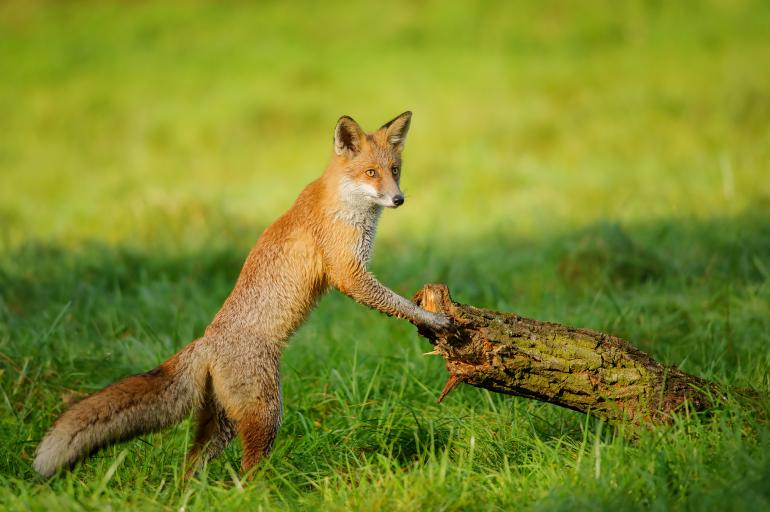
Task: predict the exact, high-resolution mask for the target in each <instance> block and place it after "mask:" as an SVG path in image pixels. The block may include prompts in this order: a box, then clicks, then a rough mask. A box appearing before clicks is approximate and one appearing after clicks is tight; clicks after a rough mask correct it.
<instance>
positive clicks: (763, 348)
mask: <svg viewBox="0 0 770 512" xmlns="http://www.w3.org/2000/svg"><path fill="white" fill-rule="evenodd" d="M768 70H770V3H769V2H766V1H760V0H757V1H748V0H746V1H743V0H733V1H728V0H721V1H718V0H712V1H704V2H696V1H680V2H662V1H629V2H610V1H596V2H577V1H560V2H502V1H500V2H494V1H480V2H463V1H458V2H437V1H414V2H409V1H397V2H387V3H383V2H378V3H367V2H360V3H359V2H336V1H335V2H292V3H285V2H253V3H251V2H249V3H247V2H227V3H225V2H50V3H47V2H38V1H10V2H3V3H1V4H0V382H1V383H2V391H3V395H2V400H0V407H2V408H4V413H3V415H2V419H1V420H0V421H1V422H2V433H1V434H0V446H2V450H0V452H2V455H0V483H2V484H3V485H2V487H3V488H4V490H0V507H6V508H30V509H36V508H40V509H44V508H51V507H56V508H58V509H73V510H75V509H76V510H80V509H83V508H86V509H88V508H104V507H108V506H111V507H113V508H123V507H128V508H132V507H135V508H137V509H145V508H147V507H150V508H169V509H174V510H176V509H178V508H179V507H188V508H218V507H222V508H229V509H232V508H233V507H251V508H257V507H265V508H272V507H283V508H295V507H306V508H316V507H321V508H325V509H340V510H345V509H350V508H367V509H372V508H374V509H377V508H396V509H414V508H428V509H442V510H459V509H480V510H488V509H490V508H499V509H511V508H516V509H518V508H533V509H544V510H556V509H574V508H585V507H591V508H593V509H617V508H618V507H621V508H623V509H629V510H630V509H634V508H638V509H645V510H648V509H659V510H665V509H669V508H678V509H698V510H704V509H714V510H726V509H746V510H749V509H752V510H758V509H759V508H763V507H764V508H765V509H767V507H770V490H768V488H769V487H770V485H769V484H768V483H767V482H768V481H770V456H768V454H767V449H766V448H767V441H768V429H767V427H766V426H765V425H764V424H762V423H761V422H760V423H757V422H756V420H755V419H753V418H750V417H747V416H748V413H747V412H746V411H742V410H740V408H738V409H729V410H726V411H722V412H720V413H719V414H717V415H715V416H714V417H712V418H705V419H700V418H699V419H692V418H690V419H688V420H686V421H685V420H684V419H683V420H682V422H681V423H677V425H676V426H675V427H672V429H671V430H669V431H663V432H656V433H648V434H645V435H642V437H641V439H640V440H636V441H629V440H628V438H627V437H624V436H623V435H622V434H618V433H617V432H616V431H613V430H611V429H608V428H607V427H604V429H602V427H601V425H598V424H596V423H595V422H593V421H588V422H586V420H585V418H583V417H581V416H579V415H577V414H574V413H572V412H569V411H561V410H558V409H555V408H554V407H551V406H548V405H545V404H537V403H532V402H529V401H526V400H523V399H513V398H509V397H500V396H492V395H490V394H488V393H485V392H482V391H480V390H476V389H470V388H469V389H462V390H460V391H458V392H456V393H454V392H453V394H452V395H451V396H450V397H449V398H448V399H447V401H446V402H445V403H444V404H442V405H441V406H440V407H437V406H435V405H434V404H433V399H434V398H435V395H436V394H437V391H438V390H439V389H440V387H441V385H442V384H443V379H444V370H443V368H442V365H441V362H440V361H433V360H430V361H428V360H426V358H423V357H422V356H421V355H420V354H421V352H424V351H426V350H427V349H428V345H427V344H426V343H425V342H424V341H423V340H420V339H419V338H418V337H417V336H416V334H415V333H414V332H413V331H412V329H411V328H410V327H409V326H408V325H402V324H404V322H399V321H397V320H392V319H387V318H384V317H381V316H380V315H377V314H376V313H373V312H371V311H367V310H365V309H364V308H361V307H360V306H357V305H356V304H354V303H353V302H352V301H350V300H349V299H347V298H345V297H342V296H340V295H339V294H332V295H331V296H330V297H328V298H326V299H324V300H323V301H322V302H321V304H320V306H319V309H318V310H317V311H316V312H315V313H314V314H313V315H312V316H311V318H310V320H309V322H308V323H307V325H306V326H305V327H303V328H302V329H301V330H300V332H299V333H298V334H297V336H296V337H295V339H294V340H293V341H292V343H291V344H290V346H289V348H288V349H287V351H286V354H285V358H284V363H285V371H284V376H285V381H284V382H285V384H284V385H285V388H284V389H285V395H286V396H285V415H286V420H285V424H284V427H283V429H282V431H281V435H280V437H279V441H278V445H277V447H276V452H275V454H274V456H273V457H271V458H270V459H269V460H268V461H266V462H265V464H264V465H263V469H261V473H259V474H258V475H257V478H256V480H257V483H255V484H253V485H252V487H251V488H249V489H247V491H246V492H245V493H242V492H240V491H239V489H240V483H238V482H237V479H236V477H235V471H237V465H238V458H239V451H238V450H239V448H238V446H237V445H236V446H234V447H233V448H231V449H230V450H228V452H227V454H226V456H225V457H223V458H222V459H220V460H219V461H217V462H215V463H214V464H212V465H211V467H210V469H209V473H208V474H207V475H205V476H202V477H201V478H200V479H198V480H195V481H194V482H192V483H190V484H184V483H183V482H182V481H181V479H180V478H179V474H178V473H179V469H180V467H181V461H182V454H183V452H184V443H185V439H186V435H187V430H186V429H187V428H188V427H187V425H186V424H185V425H182V426H181V427H179V428H177V429H175V430H173V431H172V432H173V433H165V434H163V435H153V436H147V437H146V438H143V440H141V441H134V442H131V443H127V444H124V445H119V446H117V447H114V448H110V449H108V450H105V451H103V452H101V454H100V455H99V456H98V457H95V458H92V459H89V460H88V461H86V462H85V463H83V464H82V465H80V466H78V467H77V468H76V470H75V471H74V472H73V473H70V474H68V475H66V476H62V477H59V478H58V479H54V480H53V481H52V482H50V483H42V482H41V481H39V480H37V479H36V477H35V476H34V474H33V472H32V470H31V468H30V466H29V464H30V459H31V454H32V453H33V451H34V446H35V444H36V442H37V440H38V439H39V438H40V436H42V434H43V432H44V431H45V429H46V428H47V427H48V426H49V425H50V424H51V422H52V421H53V420H54V419H55V417H56V415H57V414H58V413H59V412H61V410H62V409H63V408H64V407H65V405H64V403H65V402H66V401H67V400H71V399H72V397H73V396H74V397H77V396H82V395H80V394H79V393H83V392H89V391H93V390H96V389H99V388H100V387H102V386H104V385H106V384H108V383H110V382H112V381H113V380H115V379H116V378H119V377H120V376H123V375H126V374H129V373H136V372H140V371H144V370H147V369H149V368H151V367H152V366H153V365H156V364H157V363H159V362H160V361H162V360H164V359H165V358H166V357H168V356H169V355H170V354H171V353H173V352H174V351H175V350H177V349H179V348H180V347H181V346H183V345H184V344H186V343H187V342H189V341H190V340H191V339H193V338H194V337H195V336H197V335H200V334H201V332H202V330H203V328H204V327H205V325H206V324H207V323H208V321H209V320H210V319H211V317H212V316H213V314H214V313H215V312H216V309H217V307H218V306H219V304H221V301H222V300H223V298H224V297H225V296H226V294H227V292H228V291H229V289H230V287H231V286H232V283H233V282H234V279H235V277H236V276H237V273H238V270H239V268H240V265H241V263H242V261H243V259H244V258H245V255H246V253H247V251H248V249H249V247H250V246H251V244H252V243H253V242H254V241H255V240H256V238H257V237H258V236H259V234H260V232H261V230H262V229H264V227H265V226H267V225H268V224H269V223H270V222H271V221H272V220H273V219H274V218H275V217H277V216H278V215H279V214H280V213H282V212H283V211H284V210H286V209H287V208H288V207H289V206H290V204H291V202H292V201H293V199H294V198H295V197H296V195H297V194H298V193H299V191H300V190H301V188H302V187H303V186H304V185H305V184H306V183H307V182H309V181H310V180H312V179H314V178H315V177H316V176H318V175H319V174H320V173H321V172H322V170H323V168H324V166H325V165H326V162H327V161H328V158H329V156H330V154H331V145H332V142H331V137H332V130H333V127H334V124H335V122H336V120H337V118H338V117H339V116H340V115H343V114H348V115H351V116H353V117H354V118H355V119H356V120H358V121H359V122H360V123H361V124H362V126H364V128H367V129H370V130H373V129H375V128H376V127H378V126H379V125H380V124H382V123H383V122H384V121H387V120H389V119H390V118H392V117H393V116H395V115H396V114H398V113H400V112H402V111H404V110H407V109H410V110H413V111H414V119H413V123H412V129H411V132H410V134H409V138H408V141H407V145H406V150H405V155H404V156H405V164H404V174H403V179H402V186H403V188H404V191H405V192H406V195H407V202H406V205H405V206H404V207H403V208H400V209H399V210H397V211H394V212H392V211H387V212H385V214H384V216H383V220H382V223H381V228H380V233H379V235H378V244H377V249H376V252H375V257H374V262H373V269H374V271H375V273H376V274H377V275H378V276H379V277H380V278H381V279H382V280H383V281H384V282H385V283H386V284H388V285H390V286H392V287H393V288H394V289H396V290H397V291H399V292H400V293H402V294H404V295H406V296H411V294H412V293H413V292H414V291H416V290H417V289H418V288H419V287H420V286H421V285H422V284H423V283H424V282H428V281H439V282H445V283H447V284H448V285H449V286H450V288H451V289H452V290H453V293H454V294H455V296H456V298H457V299H460V300H462V301H465V302H469V303H472V304H475V305H477V306H484V307H491V308H495V309H501V310H515V311H517V312H520V313H522V314H526V315H530V316H534V317H537V318H542V319H546V320H552V321H559V322H564V323H570V324H574V325H580V326H587V327H592V328H595V329H600V330H605V331H610V332H612V333H614V334H617V335H620V336H623V337H626V338H628V339H630V340H632V341H633V342H634V343H635V344H636V345H638V346H640V347H641V348H642V349H644V350H647V351H649V352H651V353H652V354H653V355H654V356H655V357H656V358H659V359H661V360H664V361H665V362H667V363H669V364H678V365H681V367H682V368H683V369H684V370H686V371H689V372H692V373H696V374H698V375H701V376H705V377H708V378H713V379H716V380H719V381H721V382H723V383H727V384H735V385H740V386H752V387H754V388H757V389H760V390H764V391H765V392H767V391H768V390H770V382H769V380H768V372H767V370H768V367H770V348H768V347H769V346H770V344H769V343H770V337H769V335H768V332H770V315H769V314H768V313H769V312H770V288H769V286H770V285H768V280H769V279H770V179H768V177H769V176H770V172H769V171H770V169H768V167H769V165H768V164H769V163H770V71H768ZM148 444H151V445H154V446H153V447H150V446H148ZM122 450H128V452H127V455H126V456H125V459H123V458H120V457H118V454H119V453H121V451H122ZM116 461H118V462H116ZM110 468H114V469H116V471H115V472H114V473H113V472H111V471H108V470H109V469H110ZM602 468H604V469H602ZM757 507H759V508H757Z"/></svg>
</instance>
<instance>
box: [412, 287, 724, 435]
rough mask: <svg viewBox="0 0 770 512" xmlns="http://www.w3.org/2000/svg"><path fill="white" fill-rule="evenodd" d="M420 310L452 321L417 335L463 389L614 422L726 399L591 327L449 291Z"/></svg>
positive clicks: (431, 296)
mask: <svg viewBox="0 0 770 512" xmlns="http://www.w3.org/2000/svg"><path fill="white" fill-rule="evenodd" d="M414 301H415V302H416V303H417V304H418V305H420V306H421V307H423V308H425V309H427V310H429V311H433V312H442V313H444V314H447V315H449V316H450V317H451V318H452V319H453V320H454V323H455V328H454V329H453V330H452V331H451V332H433V331H430V330H425V329H421V328H420V329H418V331H419V333H420V335H422V336H424V337H425V338H427V339H428V340H429V341H430V342H431V343H432V344H433V345H434V346H435V350H434V351H433V352H431V354H436V355H441V356H443V357H444V359H445V360H446V368H447V371H448V372H449V380H448V381H447V384H446V386H445V387H444V390H443V391H442V392H441V396H440V397H439V402H440V401H441V400H442V399H443V398H444V397H445V396H446V395H447V393H449V392H450V391H451V390H452V389H453V388H454V387H455V386H456V385H457V384H459V383H465V384H471V385H473V386H476V387H480V388H485V389H489V390H491V391H495V392H497V393H505V394H508V395H514V396H522V397H526V398H532V399H535V400H539V401H541V402H548V403H551V404H555V405H559V406H561V407H566V408H568V409H573V410H575V411H580V412H583V413H590V414H592V415H594V416H596V417H599V418H603V419H605V420H607V421H608V422H610V423H621V422H622V423H633V424H637V425H656V424H664V423H667V422H669V421H670V420H671V418H672V413H673V412H677V411H679V412H682V411H685V410H686V409H689V411H692V412H695V411H703V410H706V409H709V408H710V407H712V406H714V405H715V404H717V403H719V402H721V401H723V400H724V399H725V393H724V392H723V391H722V390H721V389H720V386H718V385H717V384H715V383H713V382H709V381H707V380H704V379H701V378H699V377H696V376H694V375H689V374H687V373H684V372H682V371H680V370H679V369H677V368H674V367H670V366H665V365H663V364H661V363H659V362H657V361H655V360H654V359H653V358H652V357H650V356H649V355H647V354H645V353H644V352H642V351H641V350H639V349H637V348H635V347H633V346H632V345H631V344H629V343H628V342H627V341H625V340H622V339H620V338H617V337H615V336H610V335H608V334H604V333H600V332H596V331H592V330H589V329H577V328H573V327H568V326H565V325H560V324H555V323H549V322H541V321H538V320H532V319H529V318H524V317H521V316H519V315H517V314H515V313H501V312H498V311H491V310H488V309H480V308H476V307H473V306H468V305H465V304H458V303H456V302H454V301H452V298H451V297H450V295H449V290H448V289H447V287H446V286H444V285H435V284H431V285H425V286H424V287H423V288H422V289H421V290H420V291H419V292H418V293H417V295H415V298H414Z"/></svg>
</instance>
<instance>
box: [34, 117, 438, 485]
mask: <svg viewBox="0 0 770 512" xmlns="http://www.w3.org/2000/svg"><path fill="white" fill-rule="evenodd" d="M411 118H412V113H411V112H408V111H407V112H404V113H403V114H401V115H399V116H398V117H396V118H394V119H393V120H391V121H389V122H387V123H385V124H384V125H383V126H382V127H380V129H378V130H377V131H375V132H373V133H365V132H364V131H363V130H362V129H361V127H360V126H359V125H358V123H356V122H355V121H354V120H353V119H352V118H350V117H348V116H343V117H341V118H340V119H339V121H338V122H337V125H336V127H335V129H334V152H333V154H332V157H331V160H330V162H329V164H328V166H327V167H326V170H325V171H324V173H323V175H322V176H321V177H320V178H318V179H316V180H315V181H313V182H312V183H310V184H309V185H308V186H307V187H306V188H305V189H304V190H303V191H302V193H301V194H300V195H299V197H298V198H297V200H296V201H295V202H294V205H293V206H292V207H291V208H290V209H289V211H287V212H286V213H285V214H284V215H283V216H281V217H280V218H278V220H276V221H275V222H274V223H273V224H272V225H271V226H269V227H268V228H267V229H266V230H265V231H264V233H262V235H261V236H260V237H259V239H258V240H257V243H256V245H254V247H253V248H252V250H251V252H250V253H249V255H248V258H247V259H246V263H245V264H244V266H243V269H242V270H241V273H240V276H239V277H238V280H237V282H236V284H235V287H234V288H233V290H232V292H231V293H230V295H229V296H228V297H227V299H226V300H225V302H224V304H223V305H222V308H221V309H220V310H219V312H218V313H217V315H216V316H215V317H214V320H213V321H212V322H211V324H210V325H209V326H208V327H207V328H206V330H205V332H204V335H203V337H201V338H199V339H197V340H195V341H193V342H191V343H190V344H189V345H187V346H186V347H185V348H183V349H182V350H181V351H180V352H179V353H177V354H176V355H174V356H172V357H171V358H170V359H168V360H167V361H166V362H164V363H163V364H161V365H160V366H159V367H158V368H156V369H154V370H152V371H149V372H147V373H144V374H140V375H135V376H132V377H127V378H125V379H123V380H120V381H118V382H116V383H114V384H112V385H110V386H108V387H106V388H105V389H103V390H101V391H98V392H97V393H94V394H92V395H90V396H88V397H86V398H85V399H83V400H82V401H80V402H79V403H77V404H75V405H74V406H73V407H72V408H70V409H69V410H67V411H66V412H65V413H64V414H62V415H61V417H60V418H59V419H58V420H57V421H56V423H55V424H54V425H53V427H51V429H50V430H49V431H48V433H47V434H46V435H45V437H44V438H43V440H42V441H41V443H40V445H39V446H38V448H37V452H36V457H35V461H34V467H35V469H36V470H37V471H38V472H39V473H40V474H41V475H43V476H44V477H50V476H52V475H53V474H54V473H55V472H56V471H57V470H58V469H60V468H64V467H69V466H71V465H72V464H73V463H74V462H76V461H77V460H79V459H80V458H82V457H85V456H86V455H88V454H89V453H91V452H93V451H95V450H97V449H98V448H100V447H102V446H105V445H107V444H109V443H112V442H116V441H119V440H125V439H128V438H131V437H133V436H137V435H139V434H142V433H147V432H151V431H157V430H160V429H162V428H164V427H167V426H169V425H172V424H174V423H177V422H179V421H181V420H183V419H184V418H185V417H187V416H188V415H189V414H190V413H191V412H194V413H195V415H196V420H197V426H196V431H195V437H194V440H193V443H192V448H191V449H190V451H189V453H188V454H187V458H186V460H187V465H188V467H189V468H190V472H192V470H193V469H194V468H195V467H197V466H198V465H199V464H200V463H202V462H204V461H207V460H210V459H212V458H214V457H216V456H217V455H219V454H220V453H221V452H222V450H223V449H224V448H225V447H226V446H227V445H228V444H229V443H230V441H231V440H232V439H233V438H234V437H235V435H236V434H238V435H239V436H240V438H241V442H242V444H243V460H242V462H241V467H242V469H243V471H244V472H246V471H248V470H249V469H250V468H252V467H253V466H254V465H255V464H257V463H258V462H259V460H260V459H261V458H262V457H264V456H265V455H267V454H268V453H269V452H270V450H271V448H272V445H273V442H274V441H275V438H276V434H277V432H278V427H279V425H280V423H281V408H282V404H281V382H280V375H279V359H280V356H281V351H282V349H283V347H284V346H285V343H286V341H287V340H288V338H289V337H290V336H291V335H292V334H293V333H294V331H295V330H296V329H297V328H298V327H299V326H300V324H301V323H302V322H303V321H304V319H305V317H306V316H307V314H308V313H309V312H310V310H311V309H312V308H313V306H314V305H315V303H316V301H317V300H318V298H319V297H320V295H321V294H323V293H324V292H325V291H326V290H327V289H328V288H329V287H332V286H333V287H335V288H337V289H338V290H340V291H341V292H343V293H345V294H347V295H349V296H350V297H352V298H353V299H355V300H356V301H358V302H359V303H361V304H365V305H367V306H369V307H371V308H375V309H378V310H379V311H382V312H383V313H386V314H388V315H391V316H396V317H399V318H406V319H408V320H410V321H411V322H413V323H415V324H416V325H418V326H425V327H429V328H430V329H433V330H438V331H440V330H444V329H448V328H449V327H450V323H451V321H450V319H449V318H448V317H446V316H444V315H440V314H435V313H431V312H428V311H426V310H424V309H421V308H419V307H418V306H416V305H415V304H413V303H412V302H411V301H409V300H407V299H405V298H403V297H401V296H399V295H398V294H396V293H395V292H393V291H391V290H390V289H388V288H387V287H386V286H384V285H383V284H381V283H380V282H379V281H378V280H377V279H376V278H375V277H374V276H373V275H372V274H371V273H370V272H369V271H368V270H367V264H368V262H369V257H370V255H371V252H372V242H373V240H374V234H375V230H376V228H377V221H378V219H379V217H380V213H381V212H382V209H383V207H388V208H397V207H399V206H401V205H402V204H404V195H403V194H402V193H401V189H400V188H399V183H400V179H401V152H402V150H403V149H404V142H405V139H406V135H407V132H408V131H409V125H410V122H411Z"/></svg>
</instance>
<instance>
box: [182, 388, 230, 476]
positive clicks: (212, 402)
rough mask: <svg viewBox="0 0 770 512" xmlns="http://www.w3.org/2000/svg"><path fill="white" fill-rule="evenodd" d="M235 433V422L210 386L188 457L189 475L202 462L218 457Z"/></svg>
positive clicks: (197, 420)
mask: <svg viewBox="0 0 770 512" xmlns="http://www.w3.org/2000/svg"><path fill="white" fill-rule="evenodd" d="M235 434H236V428H235V424H234V423H233V421H232V420H230V418H228V417H227V414H226V413H225V410H224V409H223V408H222V405H221V404H220V403H219V401H218V400H217V399H216V397H215V396H214V393H213V392H212V390H211V388H210V387H209V388H208V389H207V392H206V396H205V398H204V402H203V404H202V407H201V408H200V409H199V410H198V413H197V418H196V427H195V437H194V438H193V444H192V447H191V448H190V451H189V452H188V453H187V457H186V466H187V468H188V469H187V477H188V478H189V477H191V476H192V475H193V473H194V472H195V471H196V470H197V469H198V468H199V467H200V466H201V465H202V464H204V463H206V462H208V461H210V460H212V459H215V458H217V457H218V456H219V454H221V453H222V451H223V450H224V449H225V448H227V445H229V444H230V441H232V440H233V438H234V437H235Z"/></svg>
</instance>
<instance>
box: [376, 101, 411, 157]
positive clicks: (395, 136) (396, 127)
mask: <svg viewBox="0 0 770 512" xmlns="http://www.w3.org/2000/svg"><path fill="white" fill-rule="evenodd" d="M411 122H412V112H411V111H409V110H407V111H406V112H404V113H403V114H400V115H398V116H396V117H395V118H393V119H391V120H390V121H388V122H387V123H385V124H384V125H382V126H381V127H380V130H385V137H386V138H387V140H388V142H390V143H391V144H392V145H393V146H395V148H396V150H397V151H402V150H403V149H404V142H406V134H407V133H408V132H409V125H410V124H411Z"/></svg>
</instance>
